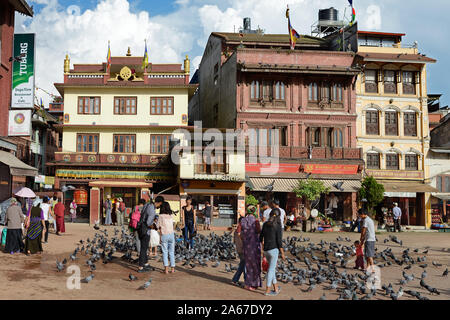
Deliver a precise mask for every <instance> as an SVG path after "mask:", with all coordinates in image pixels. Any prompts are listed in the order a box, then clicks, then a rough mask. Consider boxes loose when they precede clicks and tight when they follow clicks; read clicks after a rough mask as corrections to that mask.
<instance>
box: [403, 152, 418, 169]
mask: <svg viewBox="0 0 450 320" xmlns="http://www.w3.org/2000/svg"><path fill="white" fill-rule="evenodd" d="M405 169H406V170H418V166H417V155H416V154H407V155H406V156H405Z"/></svg>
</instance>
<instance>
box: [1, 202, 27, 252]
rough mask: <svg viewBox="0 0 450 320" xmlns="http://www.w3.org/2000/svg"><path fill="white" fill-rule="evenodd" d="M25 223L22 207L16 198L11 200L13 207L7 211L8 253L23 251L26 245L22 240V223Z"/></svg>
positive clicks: (6, 246)
mask: <svg viewBox="0 0 450 320" xmlns="http://www.w3.org/2000/svg"><path fill="white" fill-rule="evenodd" d="M24 222H25V217H24V215H23V213H22V209H21V207H20V206H19V205H18V203H17V199H16V198H11V205H10V206H9V208H8V210H6V227H7V231H6V243H5V252H6V253H8V252H9V253H11V254H14V253H17V252H20V251H23V248H24V244H23V240H22V223H24Z"/></svg>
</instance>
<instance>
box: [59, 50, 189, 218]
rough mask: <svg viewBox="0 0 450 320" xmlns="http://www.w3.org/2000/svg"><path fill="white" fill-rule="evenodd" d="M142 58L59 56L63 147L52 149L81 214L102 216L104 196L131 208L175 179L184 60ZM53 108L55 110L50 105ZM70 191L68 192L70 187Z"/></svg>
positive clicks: (183, 119)
mask: <svg viewBox="0 0 450 320" xmlns="http://www.w3.org/2000/svg"><path fill="white" fill-rule="evenodd" d="M142 62H143V57H142V56H141V57H134V56H132V55H131V53H130V49H128V53H127V55H126V56H121V57H112V58H111V65H110V67H108V66H107V63H106V62H104V63H101V64H75V65H74V66H73V69H70V61H69V57H66V59H65V61H64V83H56V84H55V87H56V88H57V89H58V91H59V92H60V94H61V96H62V97H63V100H64V108H63V112H64V116H63V122H64V123H63V124H62V125H61V127H62V134H63V145H62V150H61V152H57V153H56V156H55V157H56V161H55V165H56V180H57V181H56V184H57V186H58V187H60V188H62V189H63V190H66V192H65V195H64V196H65V201H71V199H72V198H75V201H77V203H78V204H79V207H81V208H83V212H82V214H84V217H86V218H87V217H89V221H90V222H91V223H94V222H95V221H97V220H101V219H102V214H101V213H102V212H103V208H102V204H103V202H104V200H105V199H106V197H107V195H109V196H111V198H112V199H115V198H118V197H122V198H123V200H124V202H125V204H126V206H127V207H128V208H131V207H133V206H134V205H135V204H136V203H137V201H138V200H139V198H140V197H143V198H148V197H149V196H151V193H158V192H161V191H164V189H167V188H169V189H170V187H171V186H172V185H173V184H174V183H175V184H176V177H177V172H176V169H173V168H170V167H169V166H168V161H166V160H167V155H168V151H169V141H170V137H171V135H172V132H173V130H174V129H176V128H180V127H187V120H188V119H187V111H188V99H189V96H190V94H192V93H193V92H194V91H195V88H196V86H195V85H190V84H189V59H188V58H187V57H186V60H185V61H184V69H183V68H182V65H181V64H154V63H150V64H149V65H148V66H147V67H146V68H145V69H144V68H143V63H142ZM54 111H55V110H54ZM70 189H72V190H70Z"/></svg>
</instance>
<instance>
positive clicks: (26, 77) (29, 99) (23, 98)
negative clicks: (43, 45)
mask: <svg viewBox="0 0 450 320" xmlns="http://www.w3.org/2000/svg"><path fill="white" fill-rule="evenodd" d="M13 52H14V55H13V57H14V62H13V79H12V97H11V108H15V109H31V108H34V53H35V48H34V33H22V34H15V35H14V51H13Z"/></svg>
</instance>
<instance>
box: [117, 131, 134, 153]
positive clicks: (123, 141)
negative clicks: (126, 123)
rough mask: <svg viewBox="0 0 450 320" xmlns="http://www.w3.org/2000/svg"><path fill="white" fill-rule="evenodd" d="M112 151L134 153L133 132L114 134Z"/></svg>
mask: <svg viewBox="0 0 450 320" xmlns="http://www.w3.org/2000/svg"><path fill="white" fill-rule="evenodd" d="M113 137H114V139H113V140H114V149H113V151H114V152H121V153H135V152H136V135H135V134H115V135H113Z"/></svg>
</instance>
